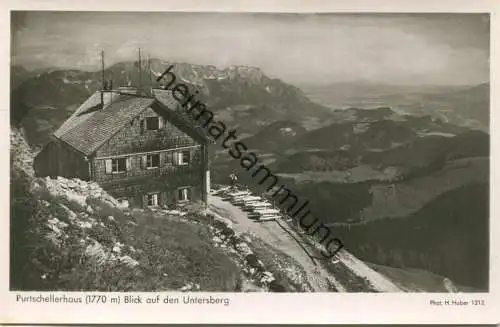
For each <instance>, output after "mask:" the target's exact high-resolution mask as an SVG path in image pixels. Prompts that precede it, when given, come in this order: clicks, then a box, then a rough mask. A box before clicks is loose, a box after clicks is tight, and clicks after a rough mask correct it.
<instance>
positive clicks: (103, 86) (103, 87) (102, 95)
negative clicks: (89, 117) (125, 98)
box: [101, 50, 106, 108]
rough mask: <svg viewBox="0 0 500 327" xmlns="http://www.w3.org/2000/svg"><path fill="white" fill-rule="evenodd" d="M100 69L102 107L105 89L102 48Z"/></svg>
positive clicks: (102, 51)
mask: <svg viewBox="0 0 500 327" xmlns="http://www.w3.org/2000/svg"><path fill="white" fill-rule="evenodd" d="M101 70H102V90H101V105H102V108H104V90H105V89H106V81H105V80H104V50H101Z"/></svg>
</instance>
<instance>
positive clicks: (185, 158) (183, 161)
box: [179, 150, 191, 165]
mask: <svg viewBox="0 0 500 327" xmlns="http://www.w3.org/2000/svg"><path fill="white" fill-rule="evenodd" d="M190 160H191V153H190V152H189V150H187V151H182V152H180V153H179V165H188V164H189V161H190Z"/></svg>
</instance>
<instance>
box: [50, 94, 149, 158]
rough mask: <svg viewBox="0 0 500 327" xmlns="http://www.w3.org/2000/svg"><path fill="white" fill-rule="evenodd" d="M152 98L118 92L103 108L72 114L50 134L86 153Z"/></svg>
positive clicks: (127, 120) (141, 109) (135, 114)
mask: <svg viewBox="0 0 500 327" xmlns="http://www.w3.org/2000/svg"><path fill="white" fill-rule="evenodd" d="M91 99H92V97H91V98H90V99H89V100H91ZM154 101H155V100H154V99H153V98H144V97H137V96H133V95H120V96H119V97H118V99H116V100H115V102H113V103H111V104H110V105H109V106H107V107H106V108H104V109H101V110H95V111H92V112H89V113H86V114H85V113H83V114H81V115H76V116H72V117H71V118H72V119H70V121H69V122H68V124H63V126H61V128H59V129H58V130H57V131H56V132H55V133H54V136H55V137H57V138H59V139H61V140H62V141H64V142H66V143H68V144H69V145H71V146H72V147H74V148H75V149H77V150H78V151H80V152H82V153H84V154H85V155H89V154H91V153H93V152H94V151H96V150H97V149H98V148H99V147H100V146H101V145H103V144H104V143H105V142H106V141H107V140H109V139H110V138H111V137H112V136H113V135H115V134H116V133H117V132H118V131H119V130H120V129H122V127H123V126H124V125H125V124H127V123H128V122H130V121H131V120H132V119H133V118H134V117H136V116H137V115H139V114H140V113H141V112H142V111H143V110H145V109H146V108H147V107H148V106H150V105H151V104H152V103H153V102H154Z"/></svg>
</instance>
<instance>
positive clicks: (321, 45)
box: [13, 12, 489, 84]
mask: <svg viewBox="0 0 500 327" xmlns="http://www.w3.org/2000/svg"><path fill="white" fill-rule="evenodd" d="M22 18H23V19H22V23H23V24H22V28H20V29H18V30H17V31H16V32H14V33H15V35H14V43H13V57H14V58H13V59H14V62H15V63H17V64H23V65H25V66H26V67H28V68H40V66H64V67H72V68H82V69H97V68H98V67H99V61H98V53H99V51H100V50H101V49H104V50H105V52H106V62H107V63H108V64H112V63H115V62H118V61H122V60H133V59H135V58H136V56H137V48H138V47H141V48H142V49H144V50H145V51H146V52H148V53H150V54H151V55H152V56H154V57H158V58H161V59H165V60H169V61H182V62H191V63H197V64H213V65H216V66H218V67H226V66H229V65H249V66H258V67H260V68H262V69H263V70H264V71H265V72H266V73H267V74H269V75H271V76H274V77H278V78H282V79H284V80H287V81H289V82H292V83H320V82H341V81H358V80H364V81H369V82H377V83H392V84H394V83H420V84H474V83H479V82H482V81H485V80H488V74H489V61H488V58H489V19H488V16H487V15H484V14H427V15H424V14H412V15H410V14H392V15H390V14H357V15H343V14H331V15H323V14H322V15H317V14H299V15H298V14H216V13H198V14H197V13H105V12H102V13H92V12H81V13H78V12H30V13H28V14H27V15H24V16H23V17H22ZM18 21H19V20H18ZM94 54H97V56H94Z"/></svg>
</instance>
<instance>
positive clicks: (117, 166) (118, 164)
mask: <svg viewBox="0 0 500 327" xmlns="http://www.w3.org/2000/svg"><path fill="white" fill-rule="evenodd" d="M104 163H105V166H106V167H105V168H106V173H107V174H111V173H120V172H124V171H127V170H128V168H129V165H130V161H129V160H128V158H115V159H106V160H105V161H104Z"/></svg>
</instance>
